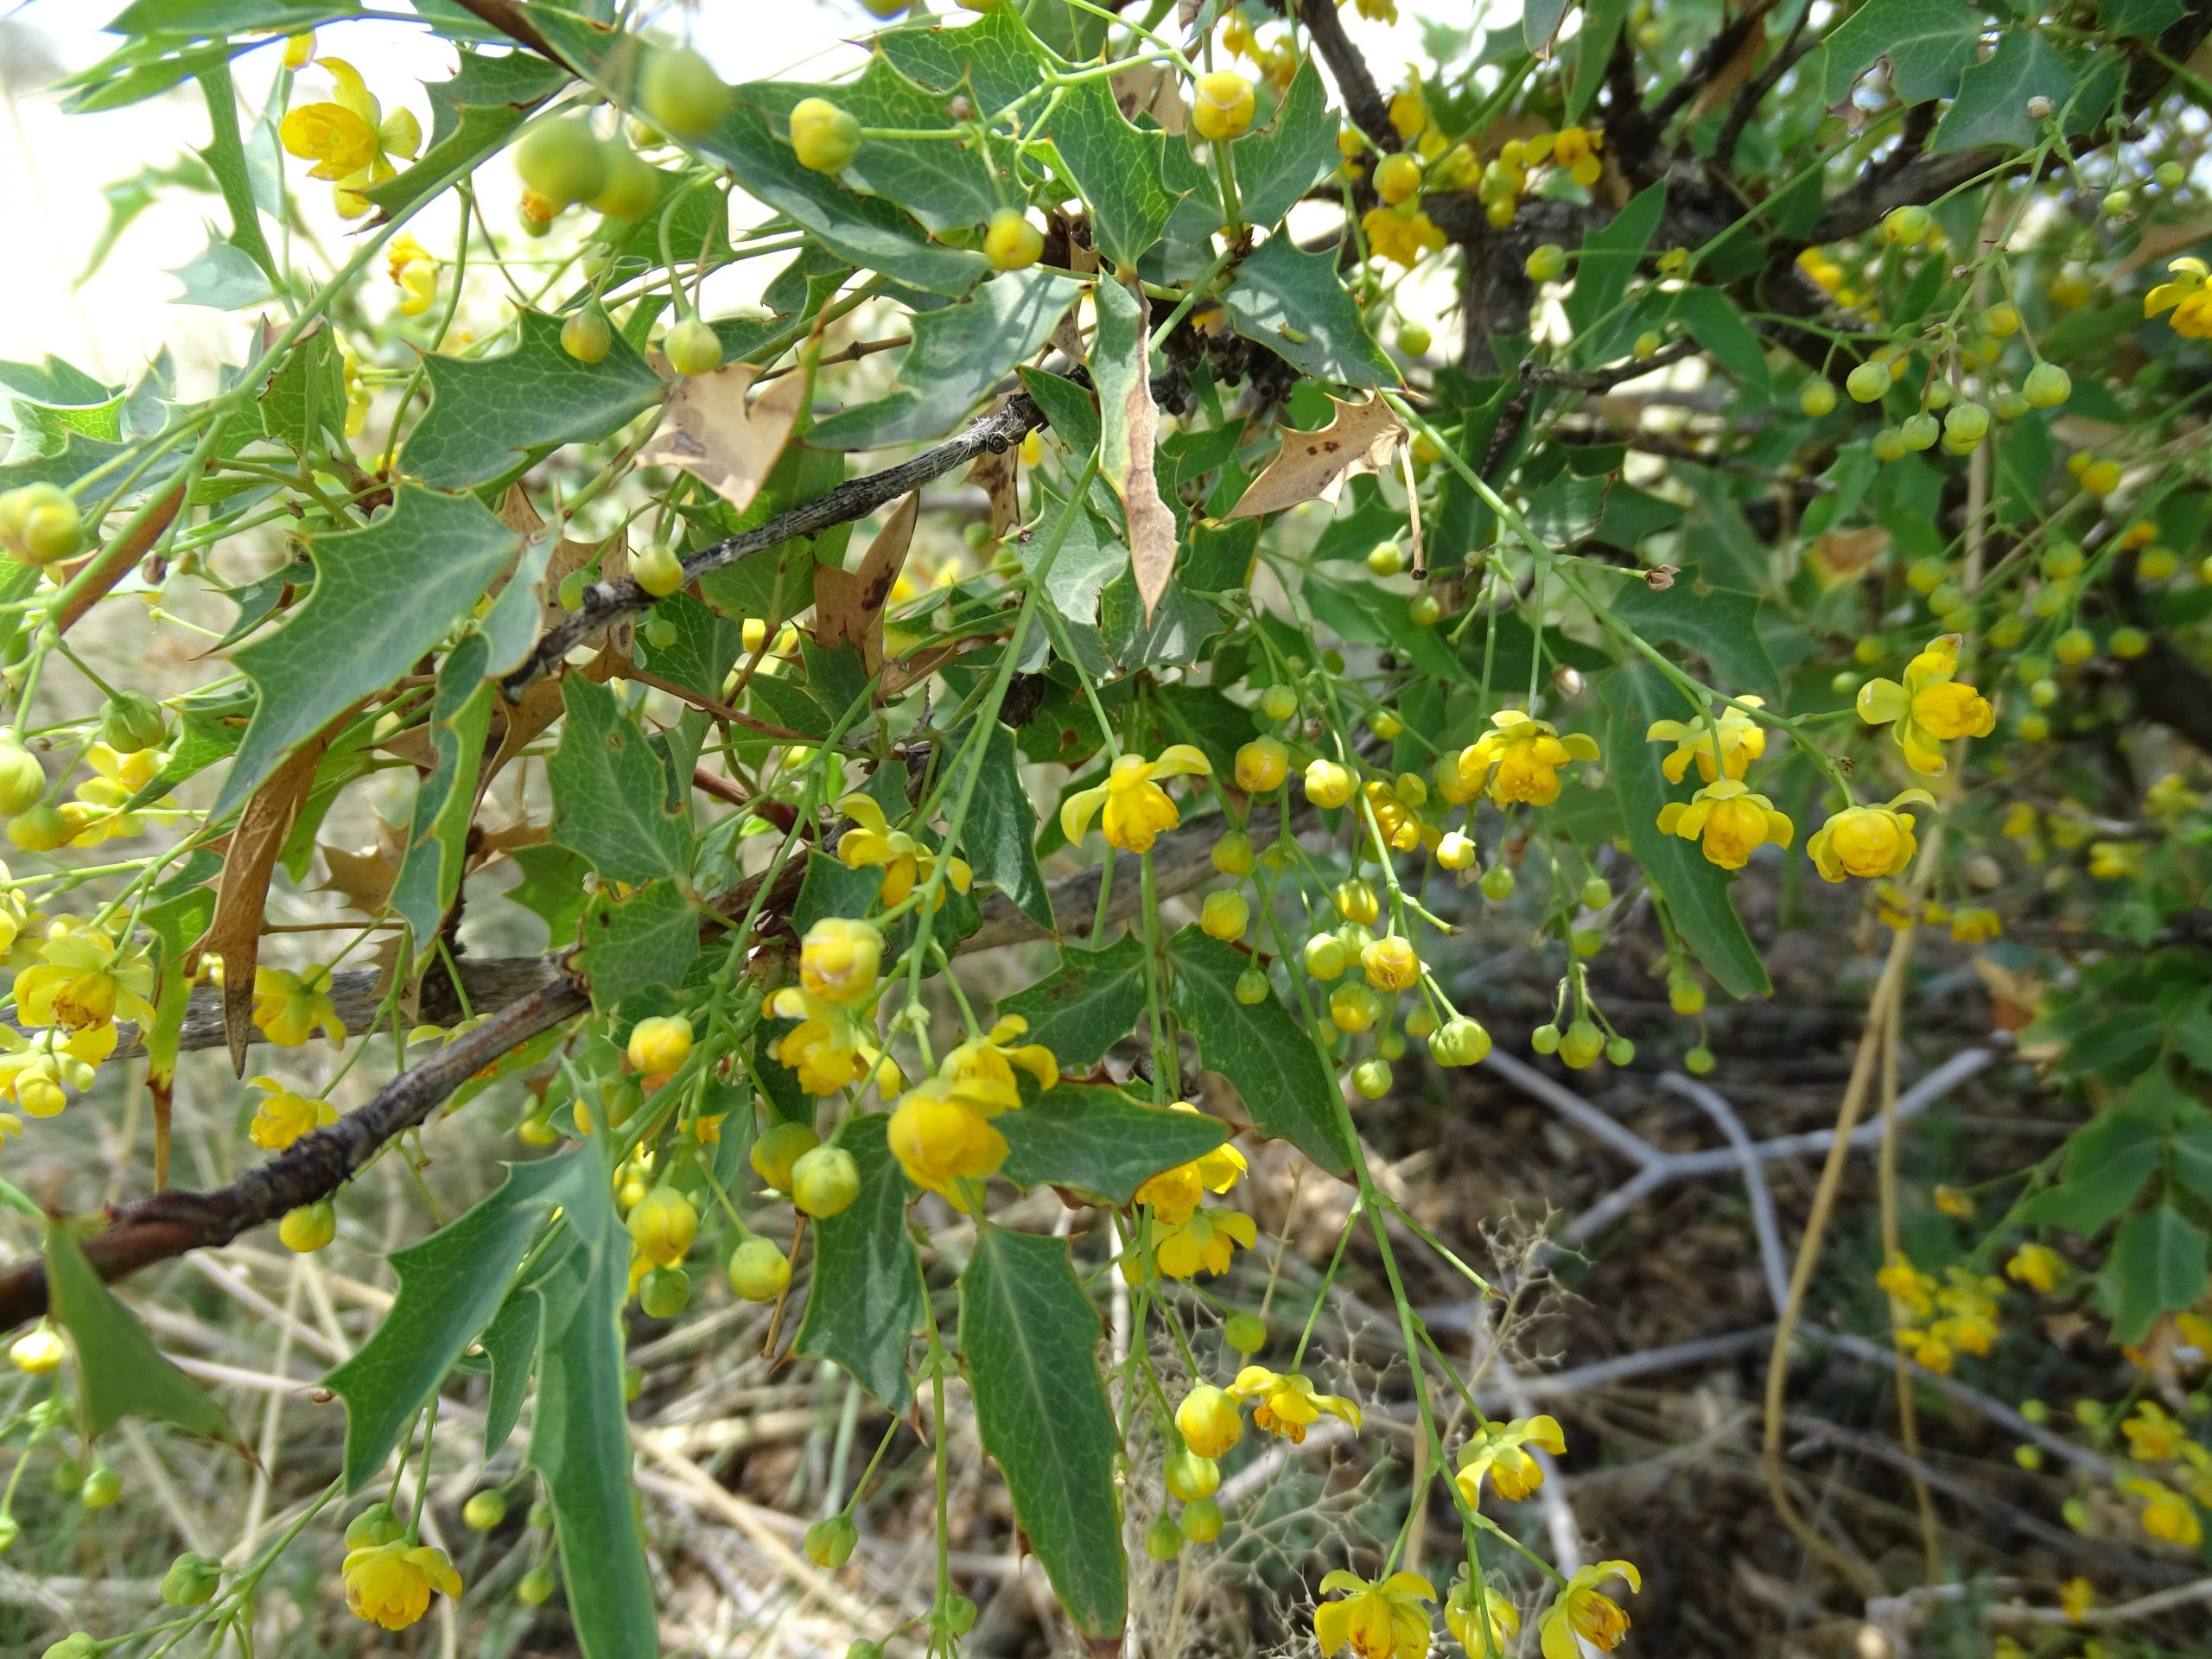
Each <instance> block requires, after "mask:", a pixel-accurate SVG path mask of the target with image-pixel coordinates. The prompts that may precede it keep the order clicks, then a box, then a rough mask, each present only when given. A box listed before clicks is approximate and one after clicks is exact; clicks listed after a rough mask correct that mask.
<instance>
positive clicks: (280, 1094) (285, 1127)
mask: <svg viewBox="0 0 2212 1659" xmlns="http://www.w3.org/2000/svg"><path fill="white" fill-rule="evenodd" d="M253 1086H254V1087H255V1088H257V1089H258V1090H261V1091H262V1101H261V1104H260V1106H259V1107H258V1108H257V1109H255V1111H254V1114H253V1122H251V1123H250V1124H248V1125H247V1126H246V1131H245V1138H246V1139H247V1140H249V1141H252V1142H253V1144H254V1145H255V1146H257V1147H262V1148H263V1149H264V1150H265V1151H269V1152H282V1151H283V1150H284V1148H285V1147H289V1146H290V1145H291V1144H292V1142H293V1141H296V1140H298V1139H299V1138H300V1137H301V1136H302V1135H306V1134H307V1133H308V1131H310V1130H312V1129H319V1128H322V1127H323V1125H325V1124H326V1123H335V1122H337V1121H338V1109H337V1108H336V1107H335V1106H333V1105H332V1104H331V1103H329V1102H328V1101H327V1100H315V1099H313V1098H310V1097H309V1096H306V1095H302V1094H295V1093H294V1092H293V1091H292V1090H289V1089H287V1088H286V1087H285V1086H284V1085H283V1084H281V1083H279V1082H277V1079H276V1078H274V1077H256V1078H255V1079H254V1080H253Z"/></svg>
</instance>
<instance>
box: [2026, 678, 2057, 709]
mask: <svg viewBox="0 0 2212 1659" xmlns="http://www.w3.org/2000/svg"><path fill="white" fill-rule="evenodd" d="M2028 701H2029V702H2032V703H2033V704H2035V706H2036V707H2037V708H2038V709H2048V708H2050V705H2051V704H2053V703H2054V702H2057V701H2058V682H2057V681H2056V680H2037V682H2036V683H2034V684H2033V685H2031V686H2030V687H2029V688H2028Z"/></svg>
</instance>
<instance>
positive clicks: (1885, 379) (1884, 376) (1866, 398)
mask: <svg viewBox="0 0 2212 1659" xmlns="http://www.w3.org/2000/svg"><path fill="white" fill-rule="evenodd" d="M1843 389H1844V390H1845V391H1847V392H1849V393H1850V394H1851V396H1852V399H1853V402H1855V403H1861V404H1878V403H1880V402H1881V401H1882V398H1883V397H1884V396H1885V394H1886V393H1887V392H1888V391H1889V389H1890V365H1888V364H1886V363H1861V364H1859V365H1858V366H1857V367H1856V368H1854V369H1853V370H1852V372H1850V373H1849V374H1848V375H1847V376H1846V377H1845V378H1844V382H1843Z"/></svg>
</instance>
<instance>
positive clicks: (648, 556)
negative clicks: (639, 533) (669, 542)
mask: <svg viewBox="0 0 2212 1659" xmlns="http://www.w3.org/2000/svg"><path fill="white" fill-rule="evenodd" d="M630 577H631V580H632V581H633V582H636V583H637V584H638V586H639V587H640V588H644V589H645V591H646V592H647V593H649V594H652V596H653V597H654V598H655V599H666V598H667V597H668V596H669V595H670V594H672V593H674V592H675V591H676V590H677V588H681V587H682V586H683V560H681V559H679V558H677V556H676V553H675V551H674V550H673V549H671V548H669V547H666V546H664V545H662V544H661V543H654V544H653V545H652V546H651V547H648V548H646V549H645V550H643V551H642V552H640V553H639V555H638V556H636V557H635V558H633V559H632V560H631V561H630Z"/></svg>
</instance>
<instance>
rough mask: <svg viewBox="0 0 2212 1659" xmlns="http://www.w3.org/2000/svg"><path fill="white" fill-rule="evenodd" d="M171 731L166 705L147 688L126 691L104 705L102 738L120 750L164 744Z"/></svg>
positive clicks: (136, 750)
mask: <svg viewBox="0 0 2212 1659" xmlns="http://www.w3.org/2000/svg"><path fill="white" fill-rule="evenodd" d="M168 734H169V728H168V721H166V720H164V719H163V718H162V706H161V704H159V703H157V702H155V701H154V700H153V699H152V698H151V697H149V696H146V695H145V693H143V691H124V692H119V693H118V694H117V695H116V696H111V697H110V698H109V699H108V700H107V701H106V702H103V703H102V704H101V705H100V741H101V742H103V743H105V744H106V745H107V746H108V747H110V748H111V749H113V750H114V751H115V752H116V753H118V754H137V753H142V752H143V751H144V750H147V749H157V748H159V747H161V746H162V740H163V739H164V738H166V737H168Z"/></svg>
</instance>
